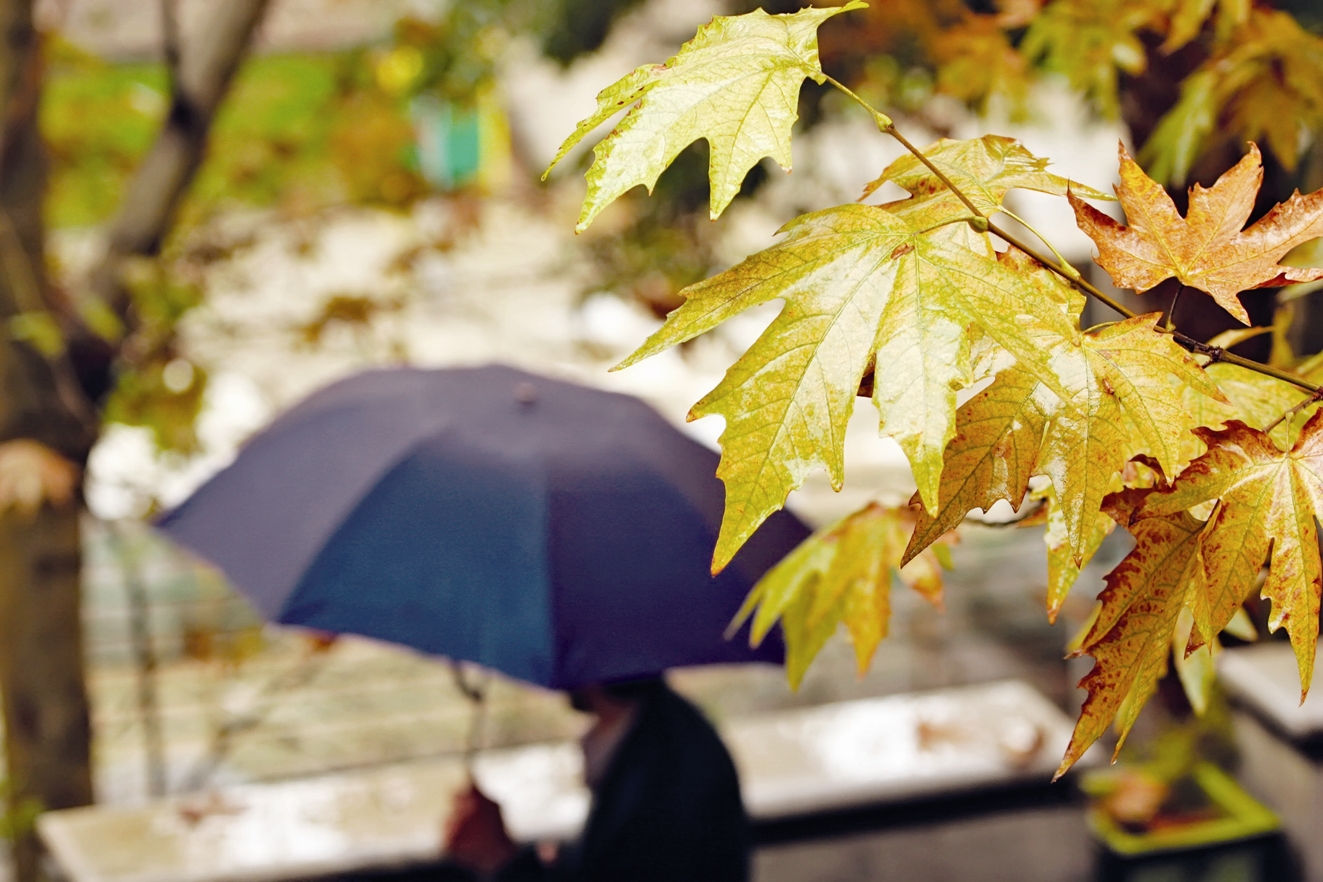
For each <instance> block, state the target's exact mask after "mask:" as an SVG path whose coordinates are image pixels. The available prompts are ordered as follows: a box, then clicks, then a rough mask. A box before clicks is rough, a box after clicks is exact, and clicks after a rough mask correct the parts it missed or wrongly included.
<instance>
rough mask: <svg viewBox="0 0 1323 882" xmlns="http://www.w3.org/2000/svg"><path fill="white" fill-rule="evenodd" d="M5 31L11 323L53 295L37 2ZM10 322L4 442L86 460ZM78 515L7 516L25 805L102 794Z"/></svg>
mask: <svg viewBox="0 0 1323 882" xmlns="http://www.w3.org/2000/svg"><path fill="white" fill-rule="evenodd" d="M0 39H3V45H0V322H5V323H7V322H8V320H9V319H10V318H12V317H13V316H14V315H16V314H18V313H41V312H43V311H44V310H45V309H46V307H47V303H48V300H47V294H48V289H47V285H46V274H45V257H44V247H43V246H44V233H45V231H44V228H43V225H42V217H41V212H42V198H43V196H44V193H45V182H46V175H45V172H46V164H45V156H44V153H43V149H42V142H41V136H40V133H39V132H38V129H37V108H38V104H39V102H40V97H41V80H42V77H41V55H40V46H39V42H38V39H37V35H36V34H35V32H34V31H33V27H32V0H0ZM0 331H4V333H3V334H0V442H6V441H11V440H13V439H16V438H31V439H35V440H37V441H40V442H41V443H43V444H45V445H46V446H47V447H50V448H51V449H53V450H55V451H57V452H59V453H61V454H63V455H64V456H65V457H67V458H68V459H70V460H72V461H73V462H75V463H77V464H79V465H81V464H82V463H83V462H85V460H86V457H87V452H88V450H89V449H90V447H91V444H92V441H93V440H94V431H95V430H94V428H93V426H92V425H91V423H90V421H89V419H88V418H87V414H88V413H89V411H87V410H85V409H84V408H85V404H82V403H81V402H80V401H78V400H77V399H76V396H77V394H78V393H77V390H76V388H74V387H73V386H72V385H71V384H70V383H68V382H64V381H65V380H67V379H69V377H68V376H67V375H66V376H62V375H61V374H60V365H61V363H60V362H58V361H50V360H47V359H46V358H45V357H43V356H42V355H41V354H40V353H39V352H37V351H35V350H33V349H32V348H31V347H29V346H28V345H26V344H24V343H22V342H19V341H16V340H14V339H13V337H12V336H11V334H9V333H8V327H7V325H5V324H0ZM71 396H75V397H71ZM80 405H81V407H80ZM78 516H79V515H78V507H77V505H75V504H69V505H67V506H64V507H62V508H53V507H51V506H50V505H49V504H48V505H45V506H44V507H43V508H41V509H40V510H39V511H37V512H36V513H35V514H31V515H24V514H20V513H17V512H8V513H3V514H0V691H2V692H3V707H4V721H5V753H6V759H7V761H8V775H9V788H10V795H11V798H12V799H13V800H14V803H13V804H14V805H15V806H21V805H22V804H24V803H29V802H32V803H38V804H40V805H41V806H42V807H44V808H64V807H69V806H76V805H85V804H87V803H88V802H90V801H91V799H92V772H91V756H90V746H91V730H90V724H89V720H88V702H87V691H86V688H85V685H84V681H83V647H82V622H81V619H80V617H79V605H78V598H79V569H80V553H81V549H80V543H79V529H78ZM39 853H40V851H39V845H38V841H37V838H36V835H35V831H32V830H26V831H20V833H19V835H18V837H17V840H16V842H15V843H14V860H15V869H16V876H15V878H16V879H17V880H18V882H30V880H34V879H36V877H37V861H38V856H39Z"/></svg>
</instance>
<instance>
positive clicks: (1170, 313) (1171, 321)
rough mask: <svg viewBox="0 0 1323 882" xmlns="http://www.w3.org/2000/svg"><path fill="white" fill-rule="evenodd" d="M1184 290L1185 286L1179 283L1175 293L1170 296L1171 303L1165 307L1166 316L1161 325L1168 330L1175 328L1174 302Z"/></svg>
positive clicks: (1179, 298) (1178, 299)
mask: <svg viewBox="0 0 1323 882" xmlns="http://www.w3.org/2000/svg"><path fill="white" fill-rule="evenodd" d="M1184 291H1185V286H1184V285H1181V286H1180V287H1179V288H1177V289H1176V294H1175V296H1173V297H1172V298H1171V305H1170V306H1168V307H1167V318H1166V319H1165V320H1164V321H1163V323H1162V327H1164V328H1166V329H1167V330H1168V331H1175V330H1176V304H1177V303H1180V301H1181V294H1182V293H1183V292H1184Z"/></svg>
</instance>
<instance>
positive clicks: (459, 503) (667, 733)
mask: <svg viewBox="0 0 1323 882" xmlns="http://www.w3.org/2000/svg"><path fill="white" fill-rule="evenodd" d="M717 462H718V456H717V454H716V453H715V452H713V451H711V450H708V449H707V448H706V447H704V446H702V445H701V444H699V443H698V442H696V441H694V440H693V439H691V438H689V437H688V436H686V435H684V434H683V433H681V432H680V431H678V430H677V429H676V428H675V427H673V426H672V425H670V423H668V422H667V421H666V420H665V419H663V418H662V417H661V416H660V415H659V414H658V413H657V412H656V411H654V410H653V409H652V408H650V407H648V406H647V405H646V404H644V403H643V402H641V401H639V400H638V399H636V398H632V397H630V396H627V395H619V394H615V393H611V392H605V391H602V390H599V389H592V388H588V387H584V386H579V385H575V384H572V383H565V382H560V381H556V380H551V379H548V378H545V377H540V376H537V375H534V374H529V373H526V372H524V371H520V370H517V369H514V368H510V367H505V366H501V365H491V366H487V367H479V368H459V369H448V370H418V369H410V368H396V369H388V370H374V371H367V372H364V373H361V374H357V375H355V376H352V377H350V378H348V379H345V380H342V381H340V382H338V383H334V384H332V385H331V386H329V387H327V388H325V389H322V390H321V391H319V392H317V393H315V394H313V395H312V396H310V397H309V398H308V399H306V400H305V401H303V402H301V403H300V404H298V405H296V406H295V407H293V408H291V409H290V410H289V411H287V412H286V413H285V414H283V415H282V416H281V417H280V418H278V419H277V420H276V421H275V422H274V423H273V424H272V425H271V426H269V427H268V428H267V429H265V430H264V431H262V432H261V433H259V434H258V435H256V436H255V437H253V438H252V439H251V440H250V441H249V442H248V443H247V444H246V445H245V446H244V448H243V449H242V450H241V451H240V452H239V454H238V456H237V457H236V459H235V461H234V462H233V463H232V464H231V465H230V466H229V467H228V468H226V469H224V470H222V471H221V472H220V473H218V474H217V475H216V476H214V477H213V478H212V479H211V480H210V481H208V482H207V483H206V484H204V485H203V486H202V487H200V488H199V489H198V490H197V491H196V492H195V493H194V494H193V495H192V496H191V497H189V498H188V499H187V500H185V501H184V502H183V503H182V504H180V505H179V506H178V507H177V508H175V509H174V510H172V511H170V512H167V513H166V514H165V515H164V516H162V517H161V518H160V519H159V520H158V522H157V526H158V527H159V528H160V529H161V530H163V531H164V532H165V533H166V534H167V535H169V536H170V537H171V538H173V539H174V540H175V541H177V542H179V543H180V544H182V545H184V546H186V547H188V548H190V549H191V550H193V551H194V552H195V553H197V554H198V555H200V556H201V557H202V558H204V559H206V560H208V561H210V562H211V563H212V564H214V565H216V566H217V567H218V568H219V569H221V570H222V571H223V572H224V573H225V574H226V575H227V576H228V577H229V579H230V580H231V581H232V582H233V583H234V584H235V585H236V586H237V587H238V588H239V589H240V590H241V591H243V592H244V593H245V594H246V595H247V596H248V597H249V598H250V599H251V600H252V601H253V603H254V604H255V605H256V606H257V608H258V609H259V610H260V611H261V612H262V613H263V614H265V615H266V616H267V617H268V618H270V619H271V620H273V621H276V622H279V623H282V624H290V625H299V626H304V627H308V628H313V629H316V630H319V631H325V632H330V633H345V632H349V633H356V634H363V635H366V636H369V637H374V638H378V639H384V640H389V641H393V642H396V643H401V644H404V645H406V646H410V647H413V648H415V649H419V650H422V651H424V652H428V653H433V654H436V655H441V656H445V657H447V658H450V659H452V660H465V661H471V662H475V663H477V664H479V665H482V666H484V667H487V668H490V669H494V670H497V671H501V672H502V673H505V674H508V675H510V676H513V677H515V678H517V679H521V680H525V681H527V682H530V683H533V684H536V685H540V686H544V687H548V688H551V689H559V690H565V691H569V692H571V693H572V694H574V695H576V696H577V697H576V699H575V700H576V701H578V702H580V703H581V704H582V705H583V706H585V707H588V708H589V709H590V710H591V711H593V712H595V713H596V714H597V716H598V724H597V726H595V727H594V730H593V733H595V734H591V733H590V736H589V739H588V743H587V745H586V746H587V747H588V766H589V773H590V778H592V777H597V776H600V777H598V781H597V785H596V786H595V787H594V788H593V790H594V794H595V804H594V809H593V817H592V818H591V819H590V821H589V825H588V830H587V833H586V834H585V837H584V839H583V841H582V843H581V846H582V847H581V848H580V849H579V850H578V851H577V852H574V853H573V854H572V855H567V856H566V858H565V859H564V860H562V861H559V862H557V864H556V867H555V872H556V873H561V874H568V875H566V876H564V878H568V879H578V878H585V879H587V878H593V879H596V878H620V879H628V878H638V879H662V878H677V877H675V876H672V875H665V873H669V872H670V870H665V871H664V874H663V875H660V876H659V875H646V873H645V874H644V875H636V873H635V870H633V869H631V870H630V871H629V872H628V873H627V874H626V875H624V876H620V875H617V873H618V872H622V871H619V870H618V869H617V868H616V866H615V865H612V864H611V862H610V861H609V860H607V859H606V858H604V857H603V855H606V854H608V853H611V854H625V853H627V852H628V853H630V854H636V855H652V854H656V855H659V857H658V858H657V860H658V861H659V862H660V863H657V864H655V866H657V867H658V868H659V869H658V872H663V870H662V869H661V868H664V867H671V868H674V867H676V864H675V862H674V855H672V854H670V853H671V852H678V851H681V850H684V849H689V848H690V846H689V845H688V844H685V843H688V842H690V840H689V839H688V838H687V837H689V836H690V835H691V833H692V835H693V836H697V837H700V838H701V839H702V842H704V843H708V842H713V843H716V842H718V840H719V841H720V842H722V843H736V844H737V847H736V848H735V849H734V851H733V852H732V853H733V854H735V855H737V856H738V855H743V854H744V852H745V847H746V846H745V843H746V842H747V839H746V834H745V833H744V832H741V831H743V830H744V821H743V820H742V818H743V815H742V810H740V811H739V812H737V813H735V814H731V813H730V812H729V808H730V806H735V807H736V808H738V804H739V803H738V784H737V782H736V779H735V775H734V770H733V766H732V765H731V763H730V759H729V757H728V756H727V755H726V753H725V748H724V747H722V746H721V744H720V741H719V740H718V739H717V738H716V735H715V733H714V732H712V730H711V727H710V726H709V725H708V724H707V723H706V722H705V721H704V720H703V719H702V717H701V715H699V714H698V712H697V711H696V710H694V709H693V708H692V707H690V706H689V705H687V704H686V703H685V702H684V701H683V700H682V699H680V698H679V697H678V696H675V695H674V694H673V693H671V692H670V691H669V690H668V689H667V688H666V687H665V686H664V684H661V683H660V682H658V681H656V680H655V677H656V676H657V674H658V672H660V671H664V670H666V669H668V668H671V667H678V666H684V665H699V664H721V663H735V662H750V661H762V662H772V663H780V662H781V661H783V658H784V645H783V643H782V642H781V639H780V635H779V633H777V632H773V633H772V634H770V635H768V639H765V640H764V641H763V642H762V643H761V644H760V645H759V646H758V647H751V646H749V645H748V642H747V640H742V639H739V638H738V637H737V638H736V639H734V640H727V639H725V634H724V632H725V630H726V628H727V626H728V624H729V623H730V621H731V619H732V618H733V617H734V615H735V613H736V611H737V610H738V609H739V607H740V604H741V603H742V601H743V599H744V596H745V595H746V594H747V593H748V591H749V589H750V588H752V586H753V585H754V584H755V583H756V582H757V580H758V579H759V577H761V576H762V574H763V573H764V572H765V571H767V570H768V569H770V568H771V567H772V566H773V565H774V564H775V563H776V562H777V561H779V560H780V559H781V558H782V557H784V556H785V555H786V554H787V553H788V552H789V551H790V550H791V549H793V548H794V547H795V546H796V545H798V544H799V542H800V541H802V540H803V539H804V538H806V537H807V536H808V533H809V530H808V528H807V527H806V526H804V524H802V523H801V522H800V521H799V520H798V519H797V518H795V517H794V516H793V515H791V514H789V513H788V512H784V511H783V512H778V513H776V514H774V515H773V516H772V517H770V518H768V520H767V521H766V522H765V523H764V524H763V526H762V527H761V528H760V529H759V530H758V532H757V533H755V534H754V536H753V537H751V538H750V540H749V541H748V542H747V543H746V544H745V546H744V547H743V548H742V549H741V551H740V553H739V554H737V555H736V556H735V558H734V560H733V561H731V563H730V564H729V565H728V566H727V567H726V568H725V569H724V570H723V571H722V572H721V573H720V574H717V575H715V576H714V575H712V574H711V572H710V570H709V564H710V561H711V555H712V548H713V546H714V545H715V542H716V536H717V532H718V529H719V527H720V524H721V518H722V513H723V510H724V489H723V487H722V485H721V482H720V481H719V480H718V479H717V478H716V476H715V472H716V467H717ZM647 678H653V682H652V683H651V685H648V686H646V687H645V686H642V685H638V686H637V687H627V686H623V685H620V684H622V683H627V682H630V681H639V680H644V679H647ZM601 684H607V685H601ZM639 755H642V756H643V757H644V758H643V759H637V760H630V761H629V762H626V758H628V757H634V756H639ZM622 764H623V765H622ZM622 768H623V769H624V770H625V771H620V770H621V769H622ZM723 782H724V783H723ZM484 799H485V798H484V797H482V796H481V795H480V794H477V793H472V794H470V795H469V796H468V797H467V801H462V802H461V804H460V805H459V806H457V809H458V810H459V811H458V812H457V814H456V818H457V820H456V823H455V825H454V830H453V836H452V837H451V838H452V840H453V841H452V847H453V848H454V851H455V855H456V857H460V858H461V859H466V857H465V856H466V855H468V854H469V852H468V850H467V849H468V845H469V844H470V843H473V842H478V841H487V840H492V841H495V842H497V843H498V845H500V846H501V847H500V848H497V849H494V850H493V849H487V848H485V847H484V848H477V847H475V848H474V849H473V850H472V856H473V861H472V863H473V865H474V866H477V867H480V868H482V869H486V870H491V869H495V867H496V865H497V864H501V863H503V861H501V860H497V858H498V857H499V858H502V859H504V858H509V857H511V855H510V854H506V853H504V852H505V851H506V849H505V848H504V844H502V842H501V831H503V827H501V826H500V825H499V824H497V823H494V822H493V821H494V820H496V821H498V820H499V813H497V812H495V811H494V806H492V805H489V802H490V801H484ZM709 803H710V804H711V805H712V806H713V809H712V811H713V812H715V813H716V814H714V815H713V820H711V821H710V822H708V821H706V820H705V821H704V822H703V824H701V825H699V826H698V827H693V828H685V829H687V830H691V833H686V832H684V831H683V830H681V829H679V828H674V829H672V828H671V827H667V826H666V825H664V824H663V825H661V826H656V825H657V824H660V823H661V822H660V821H656V820H655V819H653V820H649V821H647V822H641V821H636V820H631V821H628V822H627V823H626V822H625V821H623V820H620V819H622V818H637V817H647V818H653V815H652V814H650V813H654V812H661V811H663V810H664V811H665V812H666V813H671V814H674V813H680V814H683V813H684V812H690V813H693V812H699V813H700V815H701V812H702V811H706V810H707V809H705V808H699V807H698V806H699V804H701V805H703V806H706V805H708V804H709ZM630 806H633V808H629V807H630ZM720 806H726V808H720ZM631 812H634V814H631ZM638 812H643V814H642V815H639V814H637V813H638ZM723 813H724V814H723ZM703 817H706V816H703ZM718 817H720V818H724V819H725V820H716V818H718ZM611 819H615V820H611ZM613 824H623V825H624V827H623V828H622V829H623V830H624V831H625V832H619V831H616V832H611V831H612V828H611V825H613ZM639 824H649V825H653V826H656V830H657V831H658V835H657V836H655V837H653V838H652V839H648V838H646V837H643V838H640V834H639V832H638V831H639V830H640V829H642V828H641V827H639V826H638V825H639ZM629 831H633V832H629ZM727 831H729V832H727ZM608 833H610V835H608ZM693 841H694V842H697V841H699V840H698V839H694V840H693ZM694 847H695V848H698V851H697V852H695V854H701V853H703V852H702V849H704V848H707V847H708V846H707V845H703V846H701V847H699V846H694ZM712 848H713V849H714V850H713V851H711V854H712V855H714V856H715V855H718V854H722V855H725V854H726V852H725V851H724V850H723V849H724V848H725V846H721V847H718V846H717V845H713V846H712ZM612 849H614V850H615V851H612ZM489 852H491V853H490V854H489ZM496 852H501V853H500V854H496ZM667 861H669V863H668V862H667ZM712 861H713V862H714V863H712V866H714V867H716V866H718V865H720V866H722V867H727V866H729V868H730V870H729V873H727V871H726V870H724V869H723V870H722V871H721V872H720V873H719V874H718V875H715V876H705V875H702V874H701V873H700V874H699V875H696V876H694V875H687V874H686V878H696V879H705V878H711V879H714V880H715V879H723V880H724V879H743V878H744V875H745V874H746V872H747V868H746V866H745V863H744V861H743V858H739V859H738V860H736V859H735V858H730V857H729V856H726V857H713V858H712ZM686 866H687V865H686ZM507 869H508V870H509V871H510V872H524V873H525V874H527V873H528V872H533V871H534V870H536V867H534V865H533V864H531V863H529V862H528V860H527V859H525V860H523V861H522V862H519V861H516V862H515V863H513V864H511V865H510V867H508V868H507ZM637 872H644V871H643V870H642V869H639V870H638V871H637ZM584 873H588V874H590V875H583V874H584ZM601 873H605V874H607V875H605V876H603V875H594V874H601ZM513 878H517V877H513Z"/></svg>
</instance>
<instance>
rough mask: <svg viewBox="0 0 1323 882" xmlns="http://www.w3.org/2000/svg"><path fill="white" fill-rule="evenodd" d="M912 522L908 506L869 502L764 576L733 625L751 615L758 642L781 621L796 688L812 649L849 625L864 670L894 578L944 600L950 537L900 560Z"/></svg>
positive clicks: (886, 613)
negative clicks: (933, 546) (942, 572)
mask: <svg viewBox="0 0 1323 882" xmlns="http://www.w3.org/2000/svg"><path fill="white" fill-rule="evenodd" d="M913 523H914V515H913V513H912V512H911V511H910V510H909V509H908V508H893V507H888V506H884V505H881V504H880V503H876V502H871V503H869V504H868V505H866V506H864V507H863V508H862V509H860V510H859V511H856V512H854V513H853V514H850V515H847V516H846V517H844V518H842V519H841V520H840V521H837V522H836V523H834V524H832V525H831V526H829V527H826V528H824V529H821V530H818V531H817V532H816V533H814V534H813V535H812V536H810V537H809V538H808V539H805V540H804V541H803V542H802V543H800V545H799V547H797V548H796V549H795V550H794V551H792V552H791V553H790V554H789V555H787V556H786V557H785V559H784V560H782V561H781V563H779V564H777V565H776V566H775V567H773V568H772V569H771V570H769V571H768V572H767V573H766V574H765V575H764V576H763V577H762V578H761V579H760V580H759V581H758V584H757V585H755V586H754V587H753V590H751V591H750V592H749V596H748V597H747V598H746V599H745V601H744V606H743V607H742V608H741V609H740V611H739V613H738V614H737V615H736V617H735V621H734V622H732V623H731V627H730V631H731V632H734V631H735V630H738V628H739V626H740V625H742V624H743V623H744V621H745V619H747V618H748V617H749V615H750V614H752V615H753V625H752V626H751V628H750V630H749V639H750V641H751V642H752V643H753V644H754V645H757V644H758V643H760V642H762V640H763V638H764V637H765V636H766V635H767V632H768V631H769V630H771V628H772V626H773V625H774V624H775V623H776V622H777V621H778V620H779V621H780V622H781V627H782V630H783V632H784V633H785V639H786V676H787V677H788V678H789V680H790V685H791V687H792V688H798V686H799V684H800V682H801V681H802V680H803V678H804V673H805V671H807V669H808V666H809V664H810V663H811V662H812V661H813V658H814V656H816V655H817V654H818V651H819V650H821V649H822V646H823V644H825V643H826V642H827V640H828V639H829V638H830V637H831V635H832V634H834V633H835V632H836V630H837V628H838V627H839V626H840V625H841V624H844V625H845V628H846V630H847V632H848V633H849V634H850V639H851V642H852V643H853V644H854V651H855V660H856V662H857V664H858V668H859V673H860V674H861V675H862V674H863V673H864V672H866V671H867V670H868V666H869V664H870V662H871V661H872V658H873V654H874V653H875V652H876V651H877V645H878V643H879V642H880V641H881V640H882V638H884V637H886V635H887V630H888V627H889V623H890V619H891V583H892V580H893V579H899V580H900V581H901V582H902V583H903V584H906V585H908V586H909V587H910V588H912V589H914V590H915V591H917V592H918V593H919V594H920V595H922V596H923V597H925V598H927V599H928V600H929V601H930V602H932V603H933V604H935V605H937V606H939V607H940V606H941V602H942V577H941V570H942V569H943V568H944V567H945V566H947V565H948V564H947V562H946V561H947V560H948V558H947V557H946V555H947V554H948V551H947V547H946V545H947V544H949V542H950V541H952V540H950V539H947V540H944V543H945V544H939V545H938V546H936V547H935V548H930V549H929V550H928V551H927V552H925V553H924V554H923V555H921V556H919V557H918V558H917V559H915V560H913V561H911V562H909V563H908V564H905V565H902V564H901V560H900V558H901V552H902V551H903V550H904V548H905V537H906V534H907V533H908V532H909V530H910V528H911V527H912V526H913ZM755 610H757V611H756V612H755Z"/></svg>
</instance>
